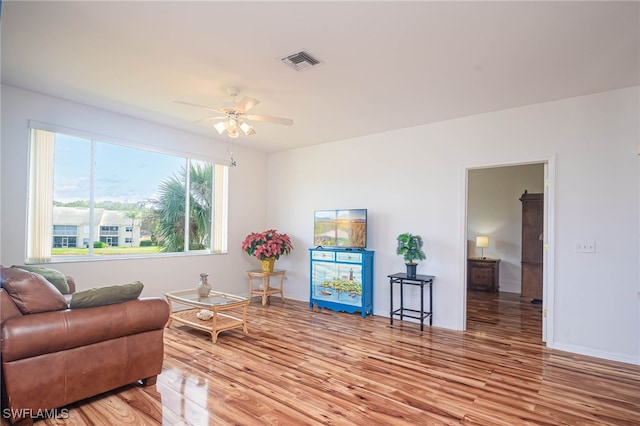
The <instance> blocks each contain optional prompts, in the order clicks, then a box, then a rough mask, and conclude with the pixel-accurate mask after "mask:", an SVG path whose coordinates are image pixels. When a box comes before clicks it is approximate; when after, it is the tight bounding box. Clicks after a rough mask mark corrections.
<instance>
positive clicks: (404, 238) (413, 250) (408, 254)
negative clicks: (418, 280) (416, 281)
mask: <svg viewBox="0 0 640 426" xmlns="http://www.w3.org/2000/svg"><path fill="white" fill-rule="evenodd" d="M397 240H398V247H397V248H396V254H399V255H400V256H402V257H403V258H404V261H405V264H406V265H407V278H415V277H416V270H417V266H418V263H417V262H416V260H424V259H426V258H427V256H426V255H425V254H424V251H423V250H422V244H423V241H422V237H421V236H420V235H413V234H409V233H404V234H400V235H398V238H397Z"/></svg>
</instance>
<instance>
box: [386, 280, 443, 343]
mask: <svg viewBox="0 0 640 426" xmlns="http://www.w3.org/2000/svg"><path fill="white" fill-rule="evenodd" d="M388 277H389V289H390V291H391V297H390V298H389V303H390V305H391V309H390V311H389V319H390V320H391V325H393V317H394V316H399V317H400V320H402V319H403V317H407V318H414V319H419V320H420V331H423V330H424V319H425V318H427V317H428V318H429V325H431V323H432V322H433V279H434V278H435V277H434V276H433V275H416V276H415V278H408V277H407V274H406V273H404V272H399V273H396V274H392V275H388ZM394 284H400V307H399V308H398V309H393V285H394ZM405 285H417V286H420V310H417V309H408V308H405V307H404V298H403V296H404V294H403V291H402V289H403V287H404V286H405ZM425 285H428V287H429V310H428V311H425V310H424V287H425ZM406 312H409V313H406Z"/></svg>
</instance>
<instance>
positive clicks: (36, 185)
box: [27, 129, 55, 263]
mask: <svg viewBox="0 0 640 426" xmlns="http://www.w3.org/2000/svg"><path fill="white" fill-rule="evenodd" d="M30 139H31V140H30V144H31V146H30V159H29V161H30V167H29V170H30V176H29V204H28V208H29V211H28V215H29V219H28V221H29V222H28V226H27V262H28V263H46V262H50V261H51V246H52V242H53V164H54V152H55V133H52V132H47V131H45V130H37V129H31V138H30Z"/></svg>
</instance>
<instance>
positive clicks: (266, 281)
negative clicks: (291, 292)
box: [247, 269, 287, 306]
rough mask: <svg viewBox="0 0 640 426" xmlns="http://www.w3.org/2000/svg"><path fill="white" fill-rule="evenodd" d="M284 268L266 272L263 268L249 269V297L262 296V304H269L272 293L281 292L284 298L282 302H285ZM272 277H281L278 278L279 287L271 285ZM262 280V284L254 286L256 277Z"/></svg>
mask: <svg viewBox="0 0 640 426" xmlns="http://www.w3.org/2000/svg"><path fill="white" fill-rule="evenodd" d="M286 272H287V271H285V270H284V269H275V270H274V271H273V272H264V271H262V269H252V270H251V271H247V275H249V299H251V298H252V297H253V296H254V295H256V294H257V295H259V296H261V297H262V305H263V306H264V305H266V304H267V299H268V298H269V296H271V295H272V294H279V295H280V299H282V303H284V293H283V289H284V276H285V273H286ZM271 277H279V278H280V279H279V280H278V279H276V280H275V281H276V283H277V285H278V287H272V286H271ZM256 278H257V279H259V280H260V285H259V286H258V287H257V288H255V287H254V281H253V280H254V279H256Z"/></svg>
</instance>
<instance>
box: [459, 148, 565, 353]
mask: <svg viewBox="0 0 640 426" xmlns="http://www.w3.org/2000/svg"><path fill="white" fill-rule="evenodd" d="M528 164H543V166H544V220H543V221H544V228H543V239H544V241H543V256H542V270H543V274H542V342H545V343H547V346H551V347H552V346H553V342H554V339H553V336H554V334H553V333H554V311H555V308H554V306H555V301H554V295H555V280H554V277H555V263H554V259H555V255H554V246H555V244H553V242H554V241H555V232H554V231H555V179H556V174H555V170H556V159H555V155H553V156H550V157H543V158H536V159H529V160H522V161H513V162H500V163H488V164H480V165H468V166H466V167H464V169H463V170H464V172H463V175H464V178H463V179H462V180H463V186H464V189H463V191H462V194H463V196H462V198H463V199H462V206H463V212H462V215H461V216H462V241H461V243H462V247H463V253H464V257H463V258H462V259H460V265H461V268H460V269H461V271H462V275H461V277H462V283H461V286H460V288H461V290H462V300H463V306H462V329H463V330H466V329H467V283H466V277H467V258H468V256H469V253H468V244H467V240H468V235H467V214H468V211H467V210H468V206H467V202H468V199H469V170H475V169H491V168H498V167H508V166H524V165H528Z"/></svg>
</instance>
